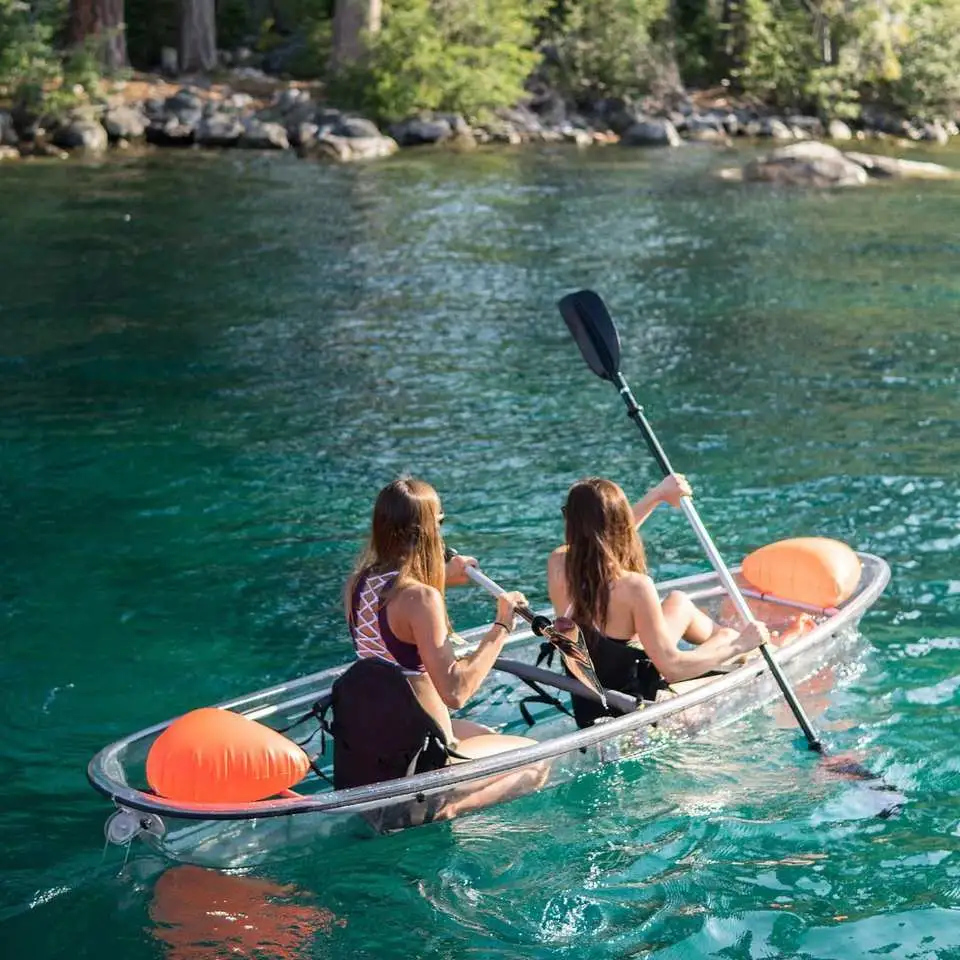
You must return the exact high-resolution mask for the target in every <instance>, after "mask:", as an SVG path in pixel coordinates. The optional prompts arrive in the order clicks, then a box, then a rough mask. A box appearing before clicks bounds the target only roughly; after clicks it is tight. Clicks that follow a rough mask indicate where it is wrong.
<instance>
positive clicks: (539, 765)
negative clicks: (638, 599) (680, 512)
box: [87, 554, 890, 868]
mask: <svg viewBox="0 0 960 960" xmlns="http://www.w3.org/2000/svg"><path fill="white" fill-rule="evenodd" d="M859 556H860V559H861V562H862V566H863V573H862V576H861V581H860V584H859V586H858V588H857V590H856V592H855V593H854V595H853V596H852V597H851V598H850V599H849V600H847V601H846V602H845V603H844V604H842V605H841V606H840V608H839V609H836V610H830V611H823V612H821V615H819V616H816V617H815V621H816V623H815V625H814V626H813V627H812V629H809V630H808V631H807V632H805V633H803V634H802V635H801V636H799V637H798V638H796V639H794V640H793V642H791V643H789V644H787V645H786V646H784V647H782V648H780V649H777V650H776V651H775V653H774V655H775V656H776V658H777V660H778V662H779V664H780V666H781V668H782V670H783V672H784V673H785V675H786V676H787V677H788V678H789V679H790V680H791V681H793V682H794V683H800V682H801V681H803V680H805V679H807V678H810V677H812V676H813V675H814V674H816V673H818V672H819V671H821V670H824V669H825V668H829V667H834V666H837V665H841V664H845V663H847V662H849V661H850V660H851V659H853V658H854V657H855V656H856V655H857V652H858V648H859V646H860V643H861V640H860V635H859V632H858V629H857V627H858V624H859V621H860V618H861V617H862V616H863V614H864V613H865V612H866V611H867V610H868V609H869V608H870V606H871V605H872V604H873V602H874V601H875V600H876V598H877V597H878V596H879V595H880V593H881V592H882V590H883V588H884V587H885V585H886V583H887V582H888V580H889V576H890V573H889V568H888V566H887V564H886V563H885V562H884V561H883V560H882V559H880V558H879V557H875V556H873V555H870V554H860V555H859ZM658 587H659V589H660V590H661V593H662V594H663V595H666V593H668V592H669V591H670V590H673V589H683V590H685V591H686V592H688V593H690V594H691V596H693V597H694V598H695V599H696V600H697V602H698V604H699V605H700V606H702V607H703V608H704V609H706V610H707V611H708V612H710V613H711V614H712V615H714V616H719V617H721V618H722V617H723V616H724V613H725V612H728V610H727V609H725V608H729V602H728V601H727V602H726V603H725V597H724V596H723V593H722V590H721V589H720V587H719V583H718V581H717V579H716V577H715V576H714V575H712V574H705V575H698V576H694V577H687V578H683V579H679V580H675V581H670V582H665V583H663V584H659V585H658ZM750 604H751V607H752V608H753V609H754V612H755V615H756V616H758V617H759V618H761V619H764V620H766V621H767V622H768V623H770V624H771V625H772V626H776V625H777V623H778V622H779V621H778V618H779V619H780V620H782V622H784V623H786V622H788V621H789V618H790V617H791V616H792V615H795V614H796V613H797V612H798V610H799V609H800V608H799V607H791V606H788V605H786V604H784V603H776V604H772V603H770V602H769V601H767V600H764V599H750ZM484 629H485V628H478V629H477V630H475V631H470V632H468V633H466V634H464V637H465V639H466V640H467V641H468V643H469V642H470V641H471V640H473V641H476V640H477V639H478V638H479V636H480V635H482V633H483V632H484ZM539 649H540V641H539V640H538V639H537V638H535V637H533V636H532V635H531V634H529V633H522V632H519V633H517V634H516V635H515V636H514V637H512V638H511V640H510V645H509V647H508V648H507V651H506V652H507V653H508V655H509V658H510V661H509V662H516V663H520V664H530V665H532V664H533V663H534V661H535V659H536V655H537V653H538V652H539ZM506 663H507V661H505V665H506ZM346 666H349V664H347V665H345V666H344V667H340V668H334V669H332V670H325V671H322V672H320V673H317V674H313V675H310V676H306V677H301V678H298V679H296V680H293V681H290V682H289V683H285V684H280V685H277V686H274V687H270V688H267V689H264V690H260V691H257V692H255V693H252V694H249V695H247V696H244V697H241V698H238V699H236V700H231V701H228V702H225V703H222V704H218V706H220V707H221V708H223V709H230V710H235V711H237V712H240V713H243V714H245V715H246V716H249V717H251V718H253V719H257V720H259V721H260V722H262V723H266V724H268V725H269V726H272V727H275V728H277V729H282V728H283V727H285V726H286V725H287V724H289V723H291V722H292V721H294V720H296V719H297V718H298V717H301V716H303V714H304V713H305V711H308V710H309V708H310V706H311V705H312V704H313V703H315V702H316V701H317V700H318V699H320V698H322V697H323V696H324V695H325V694H327V693H328V691H329V688H330V685H331V684H332V682H333V681H334V680H335V679H336V677H337V676H338V675H339V674H340V673H341V672H342V671H343V670H344V669H346ZM509 670H510V668H509V667H508V668H506V669H505V670H498V671H496V672H495V673H493V674H491V677H490V678H489V679H488V680H487V682H486V684H485V688H484V691H483V694H484V696H483V702H481V703H478V705H477V706H476V707H473V708H471V710H470V716H471V718H472V719H477V720H479V721H480V722H483V723H486V724H488V725H490V726H493V727H495V728H497V729H501V730H506V731H508V732H522V733H525V734H526V733H527V732H528V731H527V727H526V724H524V723H522V721H521V720H520V714H519V709H518V706H519V702H520V700H522V699H523V698H524V697H525V696H527V695H529V693H530V689H529V687H528V686H527V685H526V684H525V683H524V682H523V681H522V679H519V678H518V677H517V676H515V675H514V674H513V673H511V672H509ZM557 676H558V678H559V677H560V676H561V675H560V674H559V673H558V674H557ZM676 687H677V690H676V693H675V694H673V695H670V696H668V697H666V698H665V699H663V700H658V701H657V702H655V703H654V702H645V703H643V704H642V705H641V707H640V708H639V709H637V710H635V711H632V712H630V713H627V714H625V715H623V716H620V717H617V718H615V719H603V720H602V721H601V722H598V723H597V724H595V725H594V726H592V727H589V728H587V729H584V730H578V729H577V728H576V726H575V725H574V724H573V722H572V721H571V720H569V719H568V718H566V717H564V716H563V715H562V714H560V713H559V712H557V711H555V710H554V709H553V708H550V707H544V708H543V709H542V710H541V711H540V713H539V714H538V715H536V718H537V723H536V725H535V726H534V727H533V729H532V731H531V732H530V734H529V735H531V736H533V737H535V738H536V739H537V741H538V742H537V743H536V744H534V745H531V746H529V747H524V748H522V749H518V750H511V751H508V752H505V753H500V754H494V755H492V756H489V757H485V758H483V759H480V760H473V761H469V762H466V763H458V764H456V765H453V766H448V767H445V768H443V769H442V770H435V771H432V772H429V773H424V774H419V775H416V776H412V777H405V778H402V779H399V780H391V781H387V782H385V783H378V784H372V785H370V786H365V787H356V788H353V789H349V790H333V789H330V788H329V786H328V785H327V784H325V783H324V781H322V780H320V779H319V778H317V777H311V778H310V779H309V780H308V781H307V782H305V783H303V784H298V785H297V792H298V795H296V796H292V797H281V798H276V799H271V800H265V801H259V802H256V803H247V804H239V805H210V804H203V805H200V804H195V805H189V804H182V803H176V802H174V801H170V800H166V799H164V798H161V797H158V796H156V795H154V794H152V793H151V792H149V791H148V790H146V789H143V788H142V787H141V786H140V785H142V784H144V783H145V778H144V765H145V762H146V756H147V753H148V751H149V749H150V746H151V745H152V743H153V742H154V740H155V739H156V737H157V736H158V735H159V734H160V733H161V732H162V731H163V730H164V729H165V728H166V726H167V725H168V724H169V722H170V721H167V722H165V723H161V724H157V725H156V726H154V727H150V728H148V729H146V730H142V731H139V732H137V733H135V734H133V735H131V736H129V737H126V738H124V739H122V740H119V741H117V742H116V743H113V744H111V745H110V746H108V747H106V748H104V749H103V750H101V751H100V752H99V753H98V754H97V755H96V756H95V757H94V758H93V759H92V760H91V761H90V764H89V766H88V771H87V772H88V778H89V780H90V782H91V784H92V785H93V787H94V788H95V789H96V790H98V791H99V792H101V793H102V794H104V795H105V796H107V797H108V798H109V799H110V800H111V801H112V802H113V803H114V805H115V806H116V808H117V809H116V811H115V812H114V814H113V815H112V816H111V817H110V819H109V820H108V822H107V828H106V832H107V837H108V839H109V840H111V841H112V842H114V843H119V844H123V843H128V842H130V841H132V840H133V839H135V838H137V839H139V840H140V841H142V842H144V843H146V844H147V845H149V846H150V847H152V848H153V849H155V850H156V851H157V852H159V853H161V854H163V855H164V856H166V857H168V858H170V859H173V860H178V861H182V862H186V863H194V864H198V865H201V866H210V867H218V868H238V867H245V866H252V865H255V864H260V863H263V862H266V861H270V860H275V859H281V858H283V857H285V856H290V855H302V853H303V851H304V849H311V850H312V849H315V848H316V846H317V845H318V844H321V845H325V844H334V845H335V844H337V843H339V842H349V841H351V840H354V839H357V838H362V837H373V836H377V835H378V834H382V833H385V832H391V831H393V830H398V829H405V828H408V827H412V826H417V825H420V824H423V823H425V822H430V821H433V820H440V819H450V818H452V817H456V816H462V815H465V814H468V813H470V812H472V811H474V810H478V809H482V808H484V807H487V806H490V805H492V804H494V803H499V802H504V801H506V800H509V799H511V798H515V797H518V796H522V795H524V794H527V793H530V792H532V791H535V790H545V789H548V788H550V787H551V786H554V785H557V784H559V783H563V782H565V781H568V780H570V779H572V778H574V777H577V776H579V775H581V774H583V773H586V772H589V771H591V770H595V769H597V768H598V767H601V766H603V765H605V764H608V763H613V762H616V761H618V760H621V759H624V758H628V757H635V756H638V755H640V754H643V753H644V752H646V751H648V750H651V749H654V748H658V747H662V745H663V744H664V743H665V742H667V741H669V740H670V739H672V738H677V737H689V736H693V735H695V734H696V733H697V732H698V731H701V730H704V729H706V728H708V727H713V726H716V725H719V724H723V723H726V722H729V721H731V720H733V719H736V718H738V717H740V716H743V715H744V714H745V713H747V712H749V711H750V710H754V709H757V708H759V707H761V706H763V705H765V704H767V703H770V702H771V701H772V700H774V699H775V698H776V697H777V696H779V691H778V689H777V686H776V683H775V681H774V679H773V677H772V676H771V674H770V672H769V671H768V670H767V669H766V668H765V666H764V664H763V661H762V659H761V658H759V657H756V658H754V659H751V660H750V661H749V662H748V663H746V664H744V665H742V666H739V667H738V668H736V669H733V670H731V671H730V672H728V673H725V674H721V675H718V676H716V677H708V678H703V679H700V680H696V681H690V682H688V683H686V684H678V685H676ZM511 728H512V729H511ZM289 735H290V736H291V737H292V738H293V739H296V740H298V741H302V740H303V739H304V738H306V737H311V735H313V737H312V739H310V740H308V742H307V744H306V746H305V749H306V750H307V752H308V753H310V754H311V755H313V754H318V755H319V756H320V758H321V764H322V763H324V762H326V763H327V764H329V757H330V755H331V753H332V750H331V744H330V741H329V738H327V739H326V743H325V750H324V751H322V752H321V737H320V735H319V730H317V729H316V724H315V723H313V729H311V723H310V720H305V721H304V724H303V727H302V729H300V728H294V729H293V730H291V731H290V732H289ZM311 790H312V791H314V792H308V791H311Z"/></svg>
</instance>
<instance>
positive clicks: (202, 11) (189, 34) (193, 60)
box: [180, 0, 217, 72]
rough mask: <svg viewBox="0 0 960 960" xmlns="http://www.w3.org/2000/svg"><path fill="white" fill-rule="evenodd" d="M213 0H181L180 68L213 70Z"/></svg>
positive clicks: (214, 1)
mask: <svg viewBox="0 0 960 960" xmlns="http://www.w3.org/2000/svg"><path fill="white" fill-rule="evenodd" d="M216 13H217V11H216V0H181V3H180V69H181V70H185V71H188V72H189V71H193V70H198V71H201V72H205V71H208V70H213V68H214V67H216V65H217V15H216Z"/></svg>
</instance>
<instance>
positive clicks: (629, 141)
mask: <svg viewBox="0 0 960 960" xmlns="http://www.w3.org/2000/svg"><path fill="white" fill-rule="evenodd" d="M620 142H621V143H622V144H623V145H624V146H625V147H679V146H680V144H681V142H682V141H681V140H680V134H679V133H677V128H676V127H675V126H674V125H673V124H672V123H671V122H670V121H669V120H661V119H654V118H648V119H646V120H641V121H639V122H638V123H635V124H634V125H633V126H632V127H629V128H628V129H627V130H625V131H624V132H623V134H622V135H621V137H620Z"/></svg>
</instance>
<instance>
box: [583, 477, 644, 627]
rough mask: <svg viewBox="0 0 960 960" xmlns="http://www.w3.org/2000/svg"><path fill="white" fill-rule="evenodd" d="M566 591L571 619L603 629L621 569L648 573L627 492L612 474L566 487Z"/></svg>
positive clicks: (623, 571) (622, 571)
mask: <svg viewBox="0 0 960 960" xmlns="http://www.w3.org/2000/svg"><path fill="white" fill-rule="evenodd" d="M564 514H565V516H566V527H567V530H566V537H567V557H566V576H567V594H568V596H569V597H570V599H571V601H572V602H573V619H574V620H575V621H577V622H578V623H580V624H582V625H583V626H593V627H596V628H597V629H600V630H602V629H603V625H604V622H605V621H606V619H607V605H608V603H609V602H610V587H611V586H612V585H613V582H614V581H615V580H616V579H617V578H618V577H619V576H620V575H621V574H623V573H627V572H634V573H646V572H647V557H646V554H645V552H644V549H643V543H642V541H641V540H640V537H639V535H638V534H637V528H636V523H635V521H634V519H633V510H632V509H631V507H630V501H629V500H628V499H627V495H626V494H625V493H624V492H623V490H621V489H620V487H618V486H617V484H615V483H614V482H613V481H612V480H604V479H603V477H588V478H587V479H586V480H580V481H578V482H577V483H575V484H574V485H573V486H572V487H571V488H570V490H569V492H568V493H567V502H566V506H565V507H564Z"/></svg>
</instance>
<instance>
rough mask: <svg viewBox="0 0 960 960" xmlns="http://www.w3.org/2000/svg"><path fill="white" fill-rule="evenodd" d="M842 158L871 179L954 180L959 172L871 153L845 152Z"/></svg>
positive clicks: (916, 161)
mask: <svg viewBox="0 0 960 960" xmlns="http://www.w3.org/2000/svg"><path fill="white" fill-rule="evenodd" d="M844 157H846V159H847V160H849V161H850V162H851V163H856V164H857V165H858V166H860V167H861V168H862V169H863V170H864V172H865V173H867V174H869V175H870V176H871V177H877V178H885V177H895V178H898V179H913V180H954V179H956V178H957V177H960V172H958V171H956V170H953V169H951V168H950V167H945V166H943V165H941V164H939V163H924V162H922V161H920V160H899V159H897V158H896V157H884V156H880V155H879V154H873V153H855V152H853V151H847V152H846V153H844Z"/></svg>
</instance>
